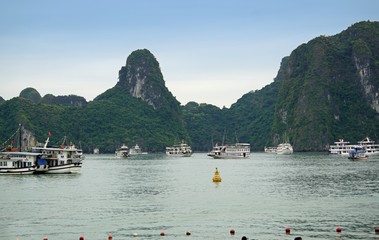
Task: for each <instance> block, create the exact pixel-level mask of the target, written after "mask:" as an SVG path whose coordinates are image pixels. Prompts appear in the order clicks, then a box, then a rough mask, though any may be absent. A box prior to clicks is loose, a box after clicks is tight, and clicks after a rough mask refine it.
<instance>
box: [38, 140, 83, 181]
mask: <svg viewBox="0 0 379 240" xmlns="http://www.w3.org/2000/svg"><path fill="white" fill-rule="evenodd" d="M65 141H66V138H64V140H63V143H62V145H61V146H59V147H54V146H49V145H48V144H49V138H47V140H46V142H45V144H44V145H43V146H36V147H33V152H35V153H39V154H41V155H42V156H41V158H42V159H45V160H46V163H47V166H48V170H47V171H45V173H48V174H50V173H79V172H80V169H81V167H82V161H83V160H84V156H83V151H82V150H81V149H78V148H76V146H75V145H74V144H72V143H71V144H69V145H64V143H65Z"/></svg>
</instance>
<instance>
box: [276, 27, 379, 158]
mask: <svg viewBox="0 0 379 240" xmlns="http://www.w3.org/2000/svg"><path fill="white" fill-rule="evenodd" d="M279 73H280V74H282V75H283V76H282V77H281V78H280V90H279V93H278V99H277V102H276V107H275V117H274V121H273V127H272V135H271V141H272V143H273V144H276V143H278V142H279V141H281V140H282V137H283V136H284V135H287V136H289V138H290V141H291V143H292V144H293V145H294V147H295V149H296V150H302V151H307V150H310V151H311V150H312V151H314V150H326V149H327V148H328V145H329V144H330V143H333V142H334V141H336V140H338V139H340V138H345V139H346V140H350V141H357V140H361V139H363V138H364V137H366V136H371V137H372V138H374V139H378V137H379V128H378V120H379V111H378V110H379V109H378V100H379V23H378V22H360V23H357V24H354V25H353V26H351V27H350V28H348V29H347V30H345V31H343V32H341V33H340V34H337V35H335V36H331V37H325V36H320V37H318V38H315V39H313V40H311V41H310V42H308V43H306V44H303V45H301V46H299V47H298V48H296V49H295V50H294V51H293V52H292V53H291V55H290V56H289V57H288V58H287V59H286V61H285V64H283V65H282V66H281V69H280V71H279Z"/></svg>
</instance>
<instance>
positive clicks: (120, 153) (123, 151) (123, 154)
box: [115, 144, 129, 158]
mask: <svg viewBox="0 0 379 240" xmlns="http://www.w3.org/2000/svg"><path fill="white" fill-rule="evenodd" d="M115 154H116V158H127V157H129V148H128V146H126V145H125V144H122V146H121V147H120V148H119V149H117V150H116V152H115Z"/></svg>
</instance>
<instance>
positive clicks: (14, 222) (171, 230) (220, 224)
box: [0, 153, 379, 240]
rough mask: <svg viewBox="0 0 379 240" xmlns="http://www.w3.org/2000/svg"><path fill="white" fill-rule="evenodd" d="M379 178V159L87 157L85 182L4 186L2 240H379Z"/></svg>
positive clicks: (65, 178)
mask: <svg viewBox="0 0 379 240" xmlns="http://www.w3.org/2000/svg"><path fill="white" fill-rule="evenodd" d="M216 167H217V168H218V169H219V171H220V176H221V177H222V182H221V183H214V182H212V178H213V176H214V169H215V168H216ZM378 175H379V157H372V158H369V159H368V160H364V161H351V160H348V159H347V158H343V157H332V156H328V155H327V154H311V153H295V154H294V155H291V156H279V155H271V154H264V153H252V154H251V156H250V158H249V159H233V160H227V159H224V160H215V159H212V158H209V157H207V156H206V154H205V153H204V154H201V153H196V154H193V156H192V157H190V158H173V157H166V156H165V155H164V154H149V155H141V156H136V157H133V158H128V159H116V158H114V156H113V155H87V156H86V160H85V161H84V164H83V168H82V172H81V173H80V174H75V175H36V176H34V175H32V176H0V186H1V188H2V194H1V197H0V204H1V206H2V207H1V208H0V221H1V222H2V224H0V239H20V240H21V239H42V238H43V237H45V236H47V237H48V238H49V239H78V238H79V236H81V235H83V236H85V239H106V238H107V235H108V234H112V235H113V237H114V239H130V238H133V234H138V238H140V239H157V238H164V239H187V238H188V236H186V235H185V232H186V231H190V232H191V236H190V237H191V238H194V239H241V237H242V236H247V237H249V239H294V237H295V236H302V237H303V239H376V240H378V239H379V238H378V236H379V235H376V234H375V232H374V227H378V225H379V219H378V216H379V201H378V199H379V186H378V182H379V176H378ZM339 226H341V227H342V228H343V231H342V232H341V233H337V232H336V231H335V228H336V227H339ZM287 227H290V228H291V234H290V235H287V234H286V233H285V228H287ZM232 228H233V229H235V231H236V234H235V235H230V233H229V230H230V229H232ZM162 231H163V232H165V233H166V236H164V237H161V236H159V234H160V232H162Z"/></svg>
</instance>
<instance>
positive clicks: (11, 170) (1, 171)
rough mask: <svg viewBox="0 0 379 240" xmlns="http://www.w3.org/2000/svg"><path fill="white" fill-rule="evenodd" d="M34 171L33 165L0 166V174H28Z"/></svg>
mask: <svg viewBox="0 0 379 240" xmlns="http://www.w3.org/2000/svg"><path fill="white" fill-rule="evenodd" d="M35 171H36V169H35V167H28V168H0V174H5V175H28V174H33V173H34V172H35Z"/></svg>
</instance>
